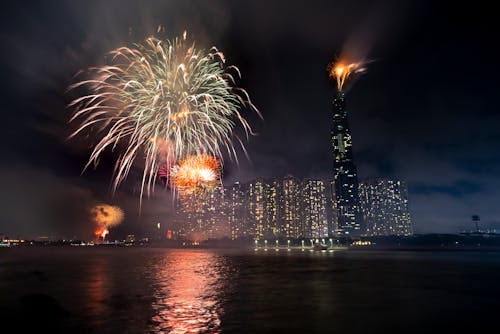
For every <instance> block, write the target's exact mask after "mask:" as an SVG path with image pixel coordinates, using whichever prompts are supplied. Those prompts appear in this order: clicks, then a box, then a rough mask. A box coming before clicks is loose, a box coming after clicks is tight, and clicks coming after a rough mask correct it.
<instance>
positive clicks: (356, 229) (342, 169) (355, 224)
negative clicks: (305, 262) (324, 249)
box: [331, 91, 364, 236]
mask: <svg viewBox="0 0 500 334" xmlns="http://www.w3.org/2000/svg"><path fill="white" fill-rule="evenodd" d="M331 138H332V148H333V159H334V160H333V172H334V179H333V187H332V198H335V202H336V203H335V204H336V205H335V210H336V212H333V215H334V216H335V215H336V218H337V219H336V220H337V225H338V226H337V229H336V234H338V235H351V236H358V235H360V234H362V233H363V232H364V231H363V223H362V216H361V214H360V210H359V194H358V173H357V169H356V165H355V164H354V161H353V157H352V136H351V130H350V128H349V124H348V122H347V108H346V102H345V94H344V92H342V91H339V92H338V93H337V96H336V97H335V99H334V100H333V126H332V132H331ZM334 219H335V218H334Z"/></svg>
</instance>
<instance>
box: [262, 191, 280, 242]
mask: <svg viewBox="0 0 500 334" xmlns="http://www.w3.org/2000/svg"><path fill="white" fill-rule="evenodd" d="M280 198H281V187H280V183H279V182H278V181H272V182H269V183H267V184H266V201H265V215H264V236H265V237H277V236H279V235H280V228H279V214H280V212H279V200H280Z"/></svg>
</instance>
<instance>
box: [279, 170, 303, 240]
mask: <svg viewBox="0 0 500 334" xmlns="http://www.w3.org/2000/svg"><path fill="white" fill-rule="evenodd" d="M281 187H282V188H281V200H280V205H279V210H280V232H281V233H280V234H281V235H282V236H283V237H286V238H300V237H301V236H302V230H303V229H302V222H301V215H300V204H301V203H300V202H301V201H300V182H299V181H298V180H297V179H296V178H294V177H293V176H291V175H288V176H286V177H285V178H284V179H283V180H282V182H281Z"/></svg>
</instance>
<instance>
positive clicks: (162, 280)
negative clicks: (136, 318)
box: [151, 250, 228, 334]
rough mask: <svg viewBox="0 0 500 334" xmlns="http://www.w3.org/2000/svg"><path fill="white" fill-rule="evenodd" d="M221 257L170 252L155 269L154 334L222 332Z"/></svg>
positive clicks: (207, 253)
mask: <svg viewBox="0 0 500 334" xmlns="http://www.w3.org/2000/svg"><path fill="white" fill-rule="evenodd" d="M227 269H228V268H227V265H226V264H225V263H224V258H223V257H221V256H218V255H216V254H215V253H211V252H206V251H204V252H199V251H185V250H183V251H172V252H169V253H168V254H165V256H164V257H163V258H161V260H160V261H158V263H157V264H156V266H155V277H154V278H155V281H156V287H155V292H154V302H153V305H152V308H153V313H154V316H153V318H152V321H151V322H152V326H151V332H153V333H173V334H175V333H202V332H203V333H205V332H210V333H221V329H220V325H221V315H222V313H223V311H224V310H223V308H222V292H223V291H225V289H227V287H226V286H225V285H226V282H225V281H224V279H223V277H224V276H225V271H226V270H227Z"/></svg>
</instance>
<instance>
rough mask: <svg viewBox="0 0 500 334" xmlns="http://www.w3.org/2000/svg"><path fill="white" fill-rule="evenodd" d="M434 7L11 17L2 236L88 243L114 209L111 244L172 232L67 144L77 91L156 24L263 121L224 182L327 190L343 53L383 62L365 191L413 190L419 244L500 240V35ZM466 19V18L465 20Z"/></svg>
mask: <svg viewBox="0 0 500 334" xmlns="http://www.w3.org/2000/svg"><path fill="white" fill-rule="evenodd" d="M457 3H458V2H454V3H453V4H452V5H450V4H446V3H444V2H441V3H439V2H438V1H387V2H382V1H315V0H310V1H303V2H291V1H276V2H275V1H80V2H76V1H73V2H70V1H43V2H42V1H41V2H40V3H34V4H30V3H27V2H26V3H25V2H13V3H11V4H10V5H5V4H4V5H3V6H2V7H3V8H2V14H1V15H2V18H1V20H0V25H1V29H0V38H1V45H2V54H1V55H0V66H1V74H2V80H1V81H0V85H1V90H0V91H1V94H2V98H1V99H0V110H1V113H2V122H1V123H0V126H1V131H0V136H1V141H0V143H1V145H2V147H1V152H2V154H1V155H0V159H1V165H0V185H1V192H0V194H1V196H2V198H1V203H2V208H1V211H0V234H1V233H2V232H3V233H7V234H11V235H17V234H20V235H22V236H25V237H30V236H37V235H64V236H73V235H77V236H81V237H88V236H89V233H90V231H89V223H88V216H87V215H88V214H87V210H88V208H89V207H90V206H91V205H93V204H95V203H97V202H101V201H104V202H108V203H111V204H118V205H120V206H122V207H123V208H124V209H125V211H126V220H125V222H124V224H122V226H121V227H119V228H117V229H116V234H120V233H121V234H123V233H129V232H134V233H140V232H141V231H146V230H148V229H150V228H151V227H152V226H153V225H154V224H156V222H162V221H168V219H169V212H170V210H171V203H172V201H171V199H170V198H169V196H168V193H166V192H165V191H162V190H158V191H157V192H156V193H155V195H154V196H153V197H152V198H150V199H149V200H146V201H145V204H144V206H143V210H142V215H140V216H139V215H138V195H137V193H136V189H137V180H138V178H137V176H136V175H130V177H129V180H128V181H127V183H126V184H124V185H123V187H121V188H120V189H119V191H118V193H117V194H115V196H111V193H110V190H109V185H110V177H111V170H112V163H113V161H112V159H113V155H112V154H108V155H107V156H105V157H104V159H103V160H102V162H101V164H100V165H99V166H98V168H97V170H90V171H87V172H85V173H84V174H83V175H80V173H81V170H82V167H83V166H84V164H85V162H86V158H87V156H88V154H89V145H90V144H91V142H90V141H89V139H88V138H87V139H86V138H83V137H81V138H79V140H76V141H67V140H66V137H67V136H68V135H69V134H70V133H71V129H72V127H71V126H68V124H67V121H68V119H69V116H70V114H71V110H68V109H67V108H66V107H65V106H66V104H67V103H68V102H69V101H70V100H71V98H72V96H70V95H69V94H67V93H65V90H66V88H67V87H68V85H69V84H70V83H72V82H73V81H72V80H74V79H72V76H73V75H74V74H75V73H76V72H77V71H78V70H79V69H84V68H87V67H89V66H94V65H99V64H102V63H103V61H104V55H105V53H106V52H107V51H110V50H111V49H113V48H115V47H118V46H121V45H123V44H125V43H127V42H130V41H140V40H142V39H143V38H144V37H147V36H149V35H150V34H151V33H152V32H153V31H154V30H155V28H156V27H157V25H158V24H161V25H163V26H165V27H166V30H167V35H168V36H169V37H172V36H175V35H177V34H179V33H181V32H182V31H183V30H184V29H186V30H188V31H189V33H190V34H192V35H193V36H194V37H195V38H196V39H197V40H198V41H199V43H200V44H202V45H204V46H206V47H210V46H211V45H217V46H218V47H219V49H221V50H222V51H223V52H224V53H225V56H226V58H227V60H228V62H229V63H230V64H235V65H237V66H238V67H239V68H240V70H241V71H242V73H243V79H242V80H241V81H240V82H239V85H240V86H242V87H244V88H246V89H247V90H248V91H249V92H250V94H251V96H252V99H253V102H254V103H255V104H256V105H257V107H258V108H259V109H260V110H261V111H262V113H263V116H264V119H265V120H264V121H260V120H259V119H258V118H256V117H253V116H250V117H249V118H250V120H251V122H252V125H253V127H254V129H255V130H256V131H257V132H258V133H259V135H258V136H256V137H252V138H251V140H250V142H249V143H248V144H247V149H248V152H249V154H250V156H251V162H249V161H245V160H244V158H243V159H241V160H242V161H241V162H240V166H239V168H237V167H236V166H234V165H231V163H229V162H228V163H226V167H225V179H224V182H225V183H230V182H232V181H235V180H240V181H248V180H250V179H252V178H254V177H257V176H262V177H265V178H272V177H281V176H284V175H286V174H293V175H295V176H297V177H300V178H303V177H319V178H322V179H324V180H329V179H330V178H331V177H332V175H331V166H332V157H331V149H330V138H329V136H330V135H329V131H330V124H331V100H332V97H333V94H334V90H333V87H332V85H331V84H330V83H329V82H328V79H327V74H326V65H327V63H328V62H329V61H330V60H331V59H332V57H333V56H334V55H338V54H340V53H341V52H344V53H347V54H349V55H351V56H354V57H365V58H366V59H373V60H375V61H374V62H372V63H370V64H369V68H368V71H367V73H366V74H364V75H363V76H362V77H359V78H358V79H357V80H356V82H353V83H351V87H350V90H349V92H348V108H349V111H350V122H351V123H350V124H351V129H352V132H353V144H354V158H355V161H356V163H357V165H358V169H359V175H360V177H361V178H366V177H377V176H386V177H399V178H402V179H404V180H407V181H408V182H409V188H410V207H411V210H412V217H413V219H414V222H415V224H416V225H415V226H416V231H417V232H422V233H423V232H456V231H458V229H459V228H462V227H468V226H470V225H472V224H471V223H470V222H469V221H470V216H471V215H472V214H479V215H480V216H481V222H482V224H483V225H484V226H490V227H497V228H498V227H500V205H498V203H499V199H500V173H499V172H500V156H499V155H498V153H497V152H498V151H500V131H499V130H498V124H499V123H500V114H499V113H498V107H497V104H496V103H495V102H496V101H495V100H496V99H495V97H496V94H497V91H498V84H497V82H498V79H497V78H498V74H499V73H498V65H497V59H498V56H499V52H498V35H497V34H496V33H495V30H497V29H496V28H497V27H496V24H495V21H494V20H496V18H495V17H494V13H495V11H494V10H493V9H492V8H487V7H485V6H482V5H481V4H480V3H479V2H474V4H473V5H472V6H471V5H470V4H469V5H463V7H460V6H461V5H458V4H457ZM457 6H458V7H457Z"/></svg>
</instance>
